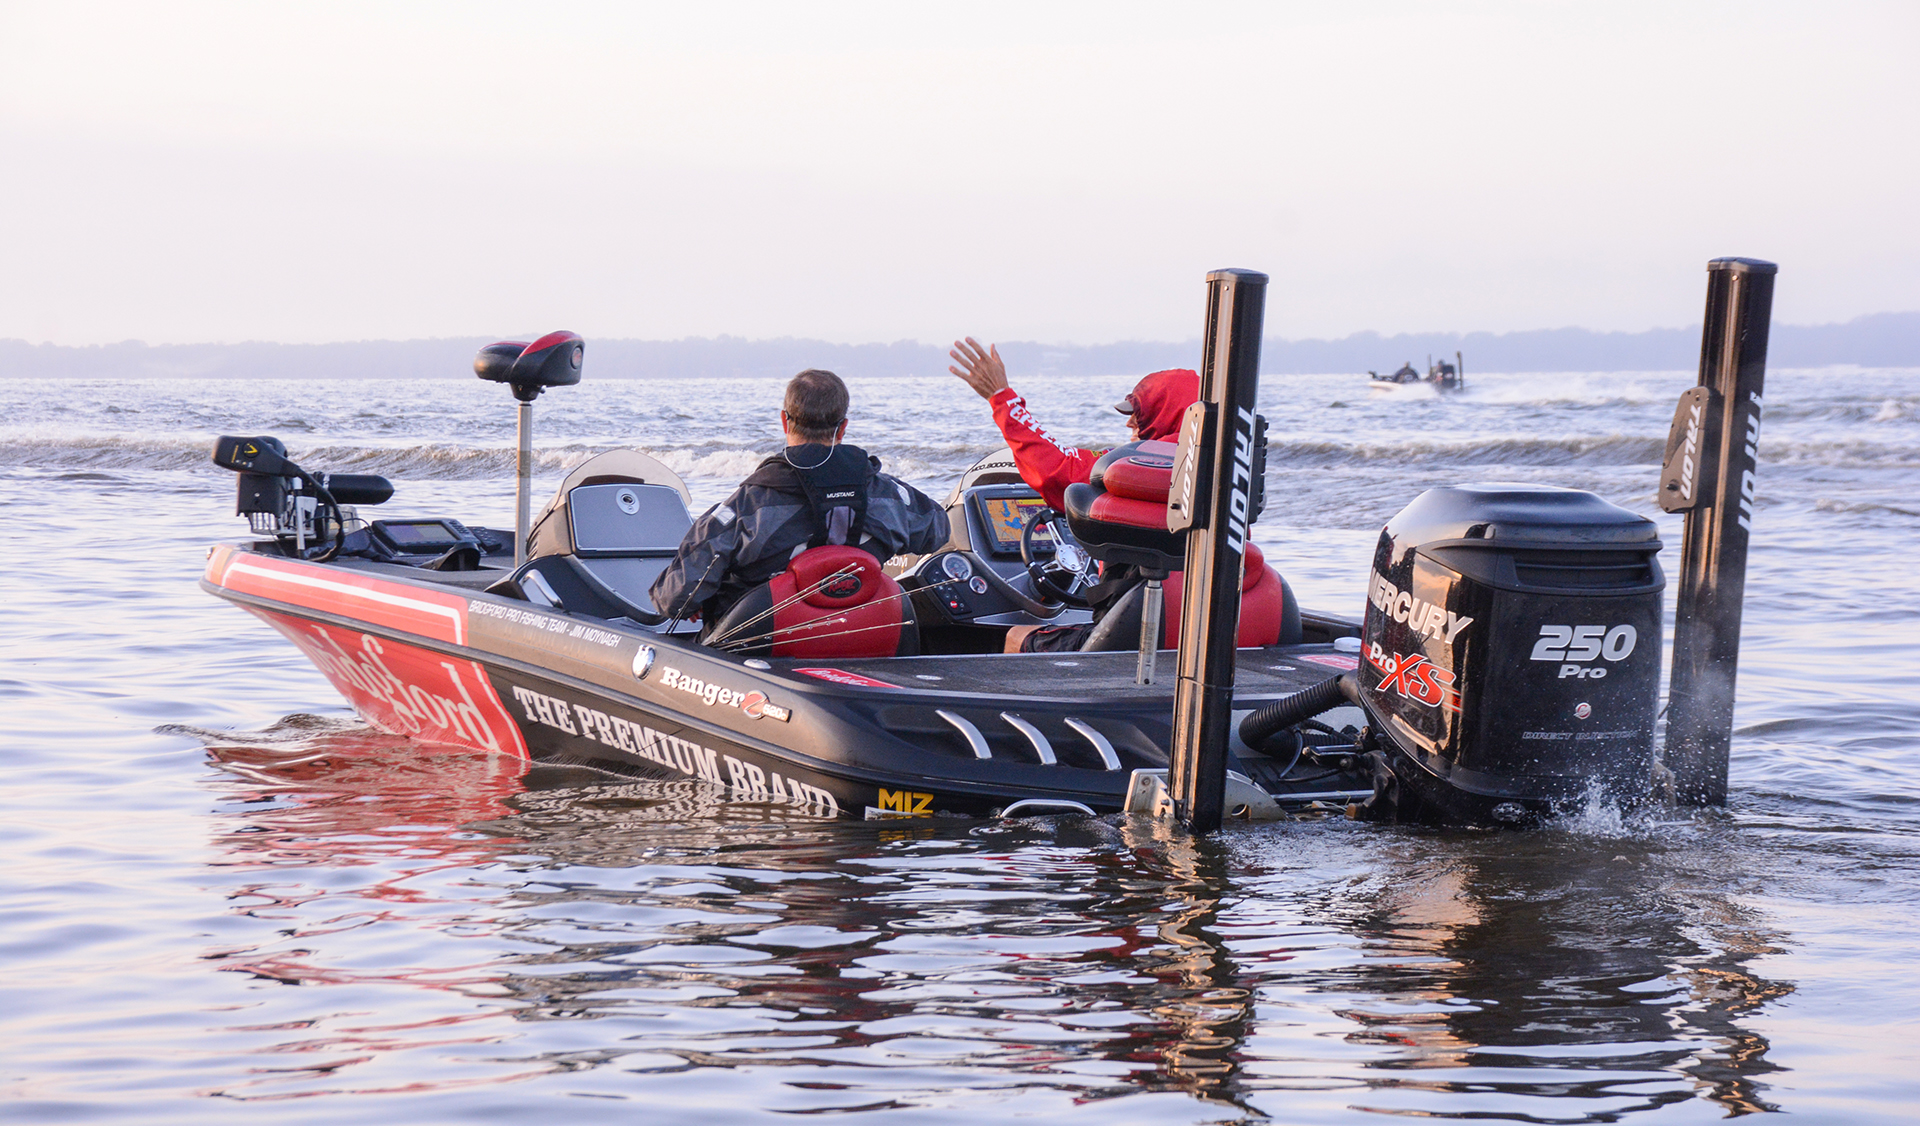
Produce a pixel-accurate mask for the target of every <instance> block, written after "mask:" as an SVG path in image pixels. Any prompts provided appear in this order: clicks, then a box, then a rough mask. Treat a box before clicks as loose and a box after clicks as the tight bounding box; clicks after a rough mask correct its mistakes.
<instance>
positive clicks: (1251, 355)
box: [1167, 270, 1267, 833]
mask: <svg viewBox="0 0 1920 1126" xmlns="http://www.w3.org/2000/svg"><path fill="white" fill-rule="evenodd" d="M1266 307H1267V275H1265V274H1261V273H1256V272H1254V271H1252V270H1215V271H1214V272H1213V273H1210V274H1208V275H1207V335H1206V342H1205V351H1204V352H1203V354H1202V358H1201V363H1200V401H1199V402H1197V403H1195V404H1194V405H1193V406H1192V407H1189V408H1188V410H1187V417H1186V420H1185V422H1184V424H1183V425H1182V426H1181V428H1180V452H1179V455H1178V457H1177V458H1176V459H1175V464H1174V471H1173V492H1172V496H1171V497H1170V499H1169V503H1168V508H1167V527H1168V528H1169V530H1172V531H1180V530H1182V529H1188V528H1190V529H1191V531H1190V532H1189V533H1188V535H1187V561H1186V576H1185V580H1184V589H1183V593H1182V597H1181V607H1180V673H1179V679H1178V680H1177V682H1176V683H1175V687H1174V695H1173V748H1172V750H1173V765H1172V771H1171V775H1170V778H1169V781H1170V783H1171V786H1170V788H1171V789H1172V791H1173V800H1174V811H1175V815H1176V816H1177V817H1178V818H1179V820H1180V821H1181V823H1182V824H1184V825H1185V826H1186V827H1187V828H1188V829H1189V830H1190V831H1192V832H1195V833H1211V832H1213V831H1214V830H1215V829H1218V828H1219V827H1220V819H1221V815H1222V813H1223V812H1224V808H1225V805H1226V801H1225V794H1226V784H1227V758H1228V751H1227V742H1228V737H1229V736H1228V730H1229V727H1230V725H1231V724H1232V721H1233V659H1234V649H1235V642H1236V639H1237V636H1238V634H1239V632H1240V575H1241V566H1242V559H1243V557H1244V556H1245V554H1246V542H1247V529H1248V526H1249V525H1250V524H1251V523H1252V522H1253V520H1254V519H1255V518H1256V517H1258V516H1259V503H1260V500H1261V493H1262V491H1263V490H1262V488H1261V486H1262V484H1263V483H1262V482H1257V481H1255V480H1254V476H1255V466H1256V465H1257V464H1259V463H1260V462H1261V461H1262V460H1263V459H1260V458H1258V457H1257V454H1256V451H1255V449H1254V445H1255V443H1256V442H1257V441H1259V440H1260V435H1259V432H1260V430H1261V427H1260V426H1259V424H1258V423H1257V422H1256V421H1255V417H1254V401H1255V396H1256V394H1257V393H1258V391H1259V389H1260V332H1261V326H1262V322H1263V321H1264V319H1265V316H1266Z"/></svg>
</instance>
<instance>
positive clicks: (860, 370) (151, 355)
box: [0, 312, 1920, 379]
mask: <svg viewBox="0 0 1920 1126" xmlns="http://www.w3.org/2000/svg"><path fill="white" fill-rule="evenodd" d="M487 343H490V341H489V340H488V339H485V338H481V337H447V338H438V339H430V340H365V341H353V342H344V343H336V344H270V343H258V342H249V343H242V344H160V345H149V344H144V343H141V342H138V341H127V342H124V343H120V344H105V345H91V346H85V347H70V346H65V345H56V344H29V343H27V342H26V341H24V340H0V372H4V373H5V375H6V377H7V378H10V379H19V378H32V377H42V378H44V377H68V378H127V377H149V378H151V377H179V378H200V379H248V378H263V379H298V378H341V377H351V376H365V377H370V378H388V379H422V378H426V379H432V378H442V379H452V378H468V377H470V376H471V372H472V366H471V365H472V361H473V353H474V352H475V351H476V350H477V349H478V348H479V347H480V346H481V345H483V344H487ZM1699 349H1700V329H1699V328H1698V327H1694V328H1656V329H1649V330H1647V331H1645V332H1631V333H1629V332H1594V331H1591V330H1589V329H1581V328H1563V329H1538V330H1532V331H1526V332H1509V333H1499V334H1495V333H1488V332H1473V333H1403V334H1399V335H1395V336H1381V335H1379V334H1378V333H1374V332H1360V333H1355V334H1353V335H1351V336H1346V337H1342V338H1340V339H1338V340H1268V341H1267V342H1266V346H1265V348H1264V350H1263V352H1262V357H1261V368H1262V371H1263V372H1264V373H1266V374H1269V375H1290V374H1313V373H1337V372H1349V371H1350V372H1354V373H1361V372H1365V371H1368V370H1374V371H1390V370H1392V369H1394V368H1397V367H1399V366H1400V364H1401V363H1402V362H1407V361H1411V362H1412V363H1413V364H1414V366H1415V367H1418V368H1422V369H1423V370H1424V367H1425V364H1426V361H1427V357H1428V356H1433V357H1434V358H1439V357H1443V356H1444V357H1446V358H1448V359H1451V358H1452V356H1453V354H1454V353H1455V352H1460V353H1462V354H1463V355H1464V356H1465V357H1466V363H1465V367H1466V372H1467V376H1468V378H1469V379H1471V378H1472V376H1473V375H1474V374H1475V373H1476V372H1489V373H1496V372H1520V371H1529V372H1530V371H1540V372H1554V371H1690V370H1692V369H1694V368H1695V367H1696V366H1697V365H1698V362H1699ZM1000 351H1001V354H1002V355H1003V356H1005V357H1006V359H1007V365H1008V367H1009V369H1010V370H1011V371H1012V372H1013V373H1015V374H1016V375H1107V374H1114V373H1122V372H1145V371H1153V370H1156V369H1159V368H1169V367H1197V366H1198V364H1199V362H1200V342H1199V341H1198V340H1189V341H1180V342H1156V341H1127V342H1122V343H1116V344H1093V345H1068V344H1059V345H1056V344H1037V343H1033V342H1027V341H1014V342H1009V343H1003V344H1001V345H1000ZM1768 353H1769V354H1768V360H1767V362H1768V365H1769V366H1771V367H1775V368H1809V367H1827V366H1832V365H1841V364H1854V365H1859V366H1861V367H1920V312H1911V313H1875V314H1872V315H1869V316H1864V317H1856V318H1854V319H1853V320H1851V321H1848V322H1846V323H1845V324H1836V325H1775V326H1774V327H1773V332H1772V338H1771V340H1770V342H1769V346H1768ZM587 358H588V364H589V368H590V370H591V372H592V374H593V375H594V376H596V377H598V378H601V379H673V378H703V377H704V378H712V377H730V376H731V377H741V376H745V377H753V376H766V377H772V376H783V375H791V374H792V373H793V372H795V371H798V370H800V369H802V368H806V367H825V368H831V369H833V370H834V371H837V372H839V373H840V374H842V375H846V376H854V377H868V378H870V377H890V376H913V375H939V374H944V373H945V372H946V366H947V355H946V349H945V348H942V347H938V346H935V345H930V344H921V343H919V342H918V341H899V342H896V343H892V344H837V343H832V342H829V341H822V340H804V339H797V338H792V337H783V338H780V339H775V340H746V339H742V338H739V337H730V336H721V337H710V338H690V339H685V340H622V339H607V340H595V339H592V338H589V339H588V341H587Z"/></svg>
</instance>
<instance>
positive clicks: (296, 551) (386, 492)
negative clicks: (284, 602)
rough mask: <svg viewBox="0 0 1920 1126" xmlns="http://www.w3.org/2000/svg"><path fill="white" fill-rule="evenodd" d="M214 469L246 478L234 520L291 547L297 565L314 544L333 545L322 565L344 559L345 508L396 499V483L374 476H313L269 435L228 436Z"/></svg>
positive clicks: (348, 514) (218, 443) (348, 513)
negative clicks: (244, 520) (239, 519)
mask: <svg viewBox="0 0 1920 1126" xmlns="http://www.w3.org/2000/svg"><path fill="white" fill-rule="evenodd" d="M213 463H214V464H215V465H217V466H219V467H220V468H222V469H230V470H232V471H234V472H235V473H238V474H239V475H240V481H239V485H238V490H237V491H238V497H237V499H236V501H235V504H234V515H236V516H245V517H246V518H247V524H248V526H249V527H251V528H252V529H253V531H254V533H255V534H256V535H263V536H269V535H270V536H273V537H275V538H276V539H278V540H280V542H281V544H282V546H283V547H284V546H291V547H292V549H293V551H292V554H293V556H294V558H296V559H306V558H309V556H308V555H307V544H308V541H309V540H311V541H314V542H316V543H317V542H320V541H323V540H324V541H326V544H327V546H326V547H325V548H324V549H323V550H322V551H321V552H320V554H318V555H315V556H312V557H311V558H312V559H314V561H316V562H321V563H324V562H326V561H327V560H329V559H332V558H333V557H334V556H336V555H338V554H340V548H341V546H342V545H343V544H344V543H345V541H346V534H347V522H348V521H349V520H350V519H352V510H351V509H347V508H344V507H343V506H346V505H356V504H384V503H386V502H387V501H388V500H389V499H391V498H392V496H393V484H392V482H390V481H388V480H387V479H386V478H385V477H379V476H375V475H373V474H371V473H320V474H317V475H316V474H312V473H308V472H307V471H306V470H304V469H302V468H300V467H299V466H298V465H295V464H294V463H293V462H292V461H290V460H288V459H287V447H286V444H285V443H283V442H282V441H280V439H278V438H274V437H270V436H266V435H262V436H260V437H257V438H234V437H230V436H227V435H222V436H221V437H219V438H218V439H216V440H215V441H214V444H213ZM309 490H310V491H309Z"/></svg>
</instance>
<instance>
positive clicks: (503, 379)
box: [473, 332, 587, 568]
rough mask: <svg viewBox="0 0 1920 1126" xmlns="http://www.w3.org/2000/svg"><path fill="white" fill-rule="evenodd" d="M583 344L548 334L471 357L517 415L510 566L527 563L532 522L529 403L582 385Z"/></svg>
mask: <svg viewBox="0 0 1920 1126" xmlns="http://www.w3.org/2000/svg"><path fill="white" fill-rule="evenodd" d="M586 351H587V343H586V341H584V340H582V339H580V334H579V333H577V332H549V333H547V334H546V335H545V336H543V337H541V338H540V339H538V340H536V341H534V342H533V343H531V344H527V343H524V342H522V341H519V340H503V341H501V342H500V343H498V344H489V345H487V346H486V347H485V348H482V349H480V353H479V354H478V355H476V356H475V357H474V358H473V374H475V375H477V376H479V377H480V378H481V379H484V380H487V381H488V382H490V383H505V384H507V385H508V386H509V387H512V388H513V397H514V398H515V399H516V400H518V401H519V404H520V413H519V420H518V424H517V426H516V428H515V429H516V431H517V435H518V438H519V451H518V453H517V455H516V456H515V460H514V466H515V472H516V474H517V477H518V482H517V484H516V485H515V487H514V503H515V513H514V521H513V565H514V567H515V568H518V567H519V566H520V565H521V564H523V563H525V562H526V561H527V529H528V526H529V525H531V524H532V522H533V401H534V400H535V399H537V398H539V397H540V392H542V391H545V390H546V389H547V388H549V387H571V386H573V385H574V384H576V383H578V382H580V365H581V361H582V360H583V359H584V357H585V356H586Z"/></svg>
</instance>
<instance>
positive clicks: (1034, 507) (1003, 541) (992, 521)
mask: <svg viewBox="0 0 1920 1126" xmlns="http://www.w3.org/2000/svg"><path fill="white" fill-rule="evenodd" d="M1046 506H1047V502H1046V501H1043V500H1041V499H1040V498H1038V497H981V498H980V508H981V511H982V513H983V514H984V515H985V516H986V518H987V534H988V535H990V536H992V537H993V551H994V554H996V555H999V554H1001V553H1003V552H1011V553H1013V554H1015V555H1017V554H1019V553H1020V533H1021V532H1022V531H1023V530H1024V529H1025V528H1026V526H1027V517H1029V516H1031V515H1033V514H1034V513H1036V512H1038V511H1040V510H1041V509H1043V508H1045V507H1046ZM1033 542H1034V545H1035V546H1036V547H1038V546H1040V545H1041V544H1045V545H1047V547H1048V549H1049V550H1051V549H1052V546H1053V535H1052V533H1050V532H1049V531H1048V530H1047V529H1046V528H1037V529H1035V530H1034V533H1033Z"/></svg>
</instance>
